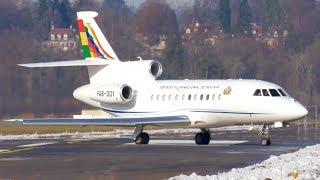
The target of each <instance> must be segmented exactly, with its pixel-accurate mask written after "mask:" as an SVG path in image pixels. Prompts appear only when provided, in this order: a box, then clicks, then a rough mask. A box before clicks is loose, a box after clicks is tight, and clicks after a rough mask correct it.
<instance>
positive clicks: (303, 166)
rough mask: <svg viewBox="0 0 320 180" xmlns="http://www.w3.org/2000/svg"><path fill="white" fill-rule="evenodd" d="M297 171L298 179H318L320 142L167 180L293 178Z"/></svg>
mask: <svg viewBox="0 0 320 180" xmlns="http://www.w3.org/2000/svg"><path fill="white" fill-rule="evenodd" d="M294 170H296V171H297V172H298V176H299V179H305V180H313V179H318V180H319V179H320V144H318V145H314V146H308V147H306V148H304V149H300V150H299V151H297V152H294V153H288V154H282V155H280V156H270V158H269V159H267V160H265V161H263V162H261V163H259V164H254V165H251V166H248V167H245V168H234V169H232V170H231V171H229V172H224V173H218V174H217V175H206V176H200V175H197V174H196V173H192V174H191V175H189V176H187V175H179V176H176V177H172V178H170V179H169V180H189V179H190V180H218V179H219V180H221V179H223V180H237V179H247V180H260V179H266V178H270V179H282V180H286V179H288V180H289V179H290V180H292V179H294V178H293V172H294Z"/></svg>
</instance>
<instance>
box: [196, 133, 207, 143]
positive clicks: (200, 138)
mask: <svg viewBox="0 0 320 180" xmlns="http://www.w3.org/2000/svg"><path fill="white" fill-rule="evenodd" d="M210 140H211V137H210V134H209V133H197V134H196V136H195V137H194V141H195V142H196V144H198V145H208V144H209V143H210Z"/></svg>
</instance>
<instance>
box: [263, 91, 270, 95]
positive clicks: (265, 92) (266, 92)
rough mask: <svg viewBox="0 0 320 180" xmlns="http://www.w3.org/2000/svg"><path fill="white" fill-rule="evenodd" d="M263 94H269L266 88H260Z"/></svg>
mask: <svg viewBox="0 0 320 180" xmlns="http://www.w3.org/2000/svg"><path fill="white" fill-rule="evenodd" d="M262 94H263V96H270V95H269V92H268V90H267V89H262Z"/></svg>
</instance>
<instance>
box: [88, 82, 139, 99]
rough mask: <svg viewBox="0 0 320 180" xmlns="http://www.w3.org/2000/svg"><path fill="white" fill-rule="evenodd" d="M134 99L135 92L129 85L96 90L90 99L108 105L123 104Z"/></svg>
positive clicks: (102, 87) (104, 87)
mask: <svg viewBox="0 0 320 180" xmlns="http://www.w3.org/2000/svg"><path fill="white" fill-rule="evenodd" d="M132 97H133V90H132V88H131V87H130V86H128V85H126V84H125V85H105V86H100V87H97V88H94V89H93V90H91V91H90V93H89V98H90V99H92V100H94V101H98V102H102V103H107V104H123V103H126V102H129V101H130V100H131V99H132Z"/></svg>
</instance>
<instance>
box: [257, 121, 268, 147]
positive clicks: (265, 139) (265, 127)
mask: <svg viewBox="0 0 320 180" xmlns="http://www.w3.org/2000/svg"><path fill="white" fill-rule="evenodd" d="M269 127H270V125H269V124H264V125H263V126H262V129H261V131H260V133H259V135H260V136H261V137H262V139H261V145H262V146H270V145H271V140H270V138H269Z"/></svg>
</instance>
